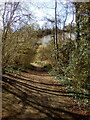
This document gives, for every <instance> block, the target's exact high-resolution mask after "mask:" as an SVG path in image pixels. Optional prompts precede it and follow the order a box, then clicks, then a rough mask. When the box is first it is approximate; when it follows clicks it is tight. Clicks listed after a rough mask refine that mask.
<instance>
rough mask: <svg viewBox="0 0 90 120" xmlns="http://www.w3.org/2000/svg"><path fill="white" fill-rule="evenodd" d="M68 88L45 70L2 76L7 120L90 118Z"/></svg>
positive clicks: (4, 115)
mask: <svg viewBox="0 0 90 120" xmlns="http://www.w3.org/2000/svg"><path fill="white" fill-rule="evenodd" d="M64 88H65V87H64V86H62V84H61V83H60V82H59V81H57V80H55V79H54V78H53V77H52V76H50V75H49V74H48V73H46V72H40V71H28V72H27V73H25V72H24V73H21V75H15V74H10V73H7V74H5V75H3V119H4V120H90V119H89V117H90V116H89V108H88V107H87V108H85V107H80V106H79V105H78V104H77V103H75V102H74V101H73V100H72V99H71V97H70V96H68V94H67V93H66V91H65V89H64Z"/></svg>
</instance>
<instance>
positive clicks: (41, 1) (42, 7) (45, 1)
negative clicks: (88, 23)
mask: <svg viewBox="0 0 90 120" xmlns="http://www.w3.org/2000/svg"><path fill="white" fill-rule="evenodd" d="M18 1H20V2H22V3H23V4H24V6H25V7H26V8H27V6H28V4H30V10H31V11H32V12H33V15H34V19H35V20H36V23H37V24H39V26H40V27H41V28H42V27H43V26H44V25H45V24H46V22H47V20H46V18H50V19H55V9H54V8H55V0H0V3H2V2H3V3H4V2H18ZM57 1H58V2H59V3H60V1H63V3H64V4H65V3H66V1H67V0H57ZM57 9H58V11H57V12H58V13H60V17H58V19H59V18H60V19H61V21H62V19H63V18H64V15H65V13H64V11H63V9H64V8H63V6H62V5H61V4H58V5H57ZM61 16H62V18H61ZM72 17H73V16H72V14H69V15H68V20H67V24H69V23H70V22H71V21H72ZM74 22H75V20H74ZM48 24H50V22H48Z"/></svg>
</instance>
